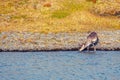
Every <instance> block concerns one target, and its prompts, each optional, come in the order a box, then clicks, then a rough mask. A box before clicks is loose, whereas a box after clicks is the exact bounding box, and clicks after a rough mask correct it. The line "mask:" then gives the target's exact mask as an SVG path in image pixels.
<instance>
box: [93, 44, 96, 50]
mask: <svg viewBox="0 0 120 80" xmlns="http://www.w3.org/2000/svg"><path fill="white" fill-rule="evenodd" d="M93 47H94V52H96V46H95V45H94V44H93Z"/></svg>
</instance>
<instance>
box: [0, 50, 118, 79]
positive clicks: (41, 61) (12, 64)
mask: <svg viewBox="0 0 120 80" xmlns="http://www.w3.org/2000/svg"><path fill="white" fill-rule="evenodd" d="M0 80H120V51H97V52H96V53H95V54H94V53H93V54H92V53H91V54H88V53H82V54H80V52H78V51H53V52H24V53H23V52H1V53H0Z"/></svg>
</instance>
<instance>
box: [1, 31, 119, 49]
mask: <svg viewBox="0 0 120 80" xmlns="http://www.w3.org/2000/svg"><path fill="white" fill-rule="evenodd" d="M97 33H98V36H99V39H100V43H99V44H98V45H97V50H120V30H116V31H115V30H114V31H97ZM88 34H89V33H79V32H76V33H49V34H43V33H42V34H41V33H30V32H1V33H0V51H49V50H50V51H56V50H78V49H79V48H80V47H81V45H82V43H84V42H85V40H86V36H87V35H88ZM92 49H93V48H91V50H92Z"/></svg>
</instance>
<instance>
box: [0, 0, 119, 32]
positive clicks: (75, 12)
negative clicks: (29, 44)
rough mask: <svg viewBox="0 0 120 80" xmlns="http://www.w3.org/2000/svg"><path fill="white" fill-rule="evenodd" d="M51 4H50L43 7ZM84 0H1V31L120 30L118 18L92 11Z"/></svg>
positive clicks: (88, 3)
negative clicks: (103, 15)
mask: <svg viewBox="0 0 120 80" xmlns="http://www.w3.org/2000/svg"><path fill="white" fill-rule="evenodd" d="M46 3H49V4H51V6H49V7H44V6H43V5H44V4H46ZM93 5H94V4H93V3H91V2H86V1H85V0H61V1H59V0H47V1H46V2H45V1H44V0H34V1H33V0H11V1H9V0H0V32H3V31H27V32H40V33H49V32H53V33H57V32H86V31H93V30H95V31H96V30H97V31H101V30H117V29H120V19H119V18H117V17H110V16H109V17H102V16H98V15H94V14H92V13H91V12H90V11H89V9H90V8H91V7H92V6H93Z"/></svg>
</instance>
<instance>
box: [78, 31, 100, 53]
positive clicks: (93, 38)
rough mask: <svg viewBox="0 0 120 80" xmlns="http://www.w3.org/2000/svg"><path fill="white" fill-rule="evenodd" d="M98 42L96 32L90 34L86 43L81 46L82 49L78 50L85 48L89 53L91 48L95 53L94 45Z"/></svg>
mask: <svg viewBox="0 0 120 80" xmlns="http://www.w3.org/2000/svg"><path fill="white" fill-rule="evenodd" d="M98 42H99V38H98V36H97V33H96V32H91V33H90V34H89V35H88V36H87V41H86V42H85V43H84V44H83V45H82V47H81V48H80V49H79V51H82V50H84V49H85V48H87V50H88V51H89V48H90V47H91V46H93V47H94V51H96V45H97V43H98Z"/></svg>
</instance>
